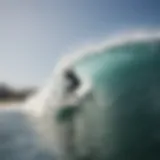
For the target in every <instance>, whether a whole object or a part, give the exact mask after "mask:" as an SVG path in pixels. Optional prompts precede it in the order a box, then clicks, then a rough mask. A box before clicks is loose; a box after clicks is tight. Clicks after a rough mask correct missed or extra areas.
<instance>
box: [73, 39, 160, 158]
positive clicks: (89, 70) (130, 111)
mask: <svg viewBox="0 0 160 160" xmlns="http://www.w3.org/2000/svg"><path fill="white" fill-rule="evenodd" d="M74 70H75V72H76V74H77V76H78V77H79V78H80V80H81V82H82V84H85V82H83V81H84V79H83V77H84V76H85V77H86V79H89V81H90V82H91V83H92V91H91V93H90V98H88V99H87V100H85V101H84V102H83V105H82V106H81V107H82V111H83V112H81V114H80V117H83V118H82V119H83V123H84V126H85V127H86V128H85V127H84V128H85V129H86V130H85V132H84V139H85V142H84V144H85V143H86V145H87V146H88V148H90V150H92V152H93V156H94V157H96V155H99V159H105V158H106V159H109V160H110V159H113V160H116V159H134V160H135V159H141V160H142V159H145V160H147V159H150V158H151V157H152V158H153V159H154V158H155V157H156V156H160V155H159V153H158V151H157V149H158V148H159V147H160V143H158V142H159V138H160V136H158V137H156V138H155V134H157V133H159V127H158V128H157V125H159V122H160V112H159V111H160V100H159V98H158V97H159V95H160V42H159V41H154V42H153V41H150V42H138V43H131V44H124V45H122V46H117V47H114V48H111V49H109V50H104V51H103V53H101V54H97V55H93V56H89V57H88V58H84V59H82V60H79V61H78V63H76V64H75V68H74ZM155 110H157V111H158V112H156V111H155ZM77 128H78V127H77ZM154 138H155V139H154ZM153 139H154V140H153ZM155 148H156V149H155ZM143 152H148V153H145V154H144V153H143ZM104 157H105V158H104ZM93 159H94V158H93ZM95 159H96V158H95Z"/></svg>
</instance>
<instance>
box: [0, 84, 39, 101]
mask: <svg viewBox="0 0 160 160" xmlns="http://www.w3.org/2000/svg"><path fill="white" fill-rule="evenodd" d="M36 90H37V88H36V87H31V88H23V89H15V88H14V87H11V86H10V85H8V84H5V83H0V101H9V100H24V99H26V98H27V97H28V96H29V95H31V94H33V93H34V92H35V91H36Z"/></svg>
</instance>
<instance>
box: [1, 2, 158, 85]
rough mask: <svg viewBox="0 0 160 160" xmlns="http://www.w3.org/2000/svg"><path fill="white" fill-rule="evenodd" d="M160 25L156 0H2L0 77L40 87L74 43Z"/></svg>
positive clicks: (11, 82)
mask: <svg viewBox="0 0 160 160" xmlns="http://www.w3.org/2000/svg"><path fill="white" fill-rule="evenodd" d="M159 26H160V1H159V0H152V1H151V0H14V1H13V0H1V1H0V44H1V45H0V82H4V81H5V82H8V83H10V84H12V85H16V86H29V85H36V86H40V85H42V84H43V82H44V81H45V79H46V78H47V77H48V76H49V75H50V73H51V72H52V70H53V68H54V66H55V65H56V63H57V60H58V59H59V58H60V57H61V56H62V55H64V54H66V53H68V51H69V50H72V48H76V47H78V46H83V44H86V43H90V42H92V41H99V40H101V39H104V38H105V37H106V38H107V36H108V35H110V34H112V33H115V32H118V31H119V32H120V31H121V30H125V29H127V30H128V29H130V28H131V29H134V28H136V29H137V28H144V27H147V28H148V27H149V28H150V27H153V28H159Z"/></svg>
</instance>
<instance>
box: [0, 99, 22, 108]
mask: <svg viewBox="0 0 160 160" xmlns="http://www.w3.org/2000/svg"><path fill="white" fill-rule="evenodd" d="M23 102H24V100H0V107H6V106H7V107H8V106H12V105H16V104H21V103H23Z"/></svg>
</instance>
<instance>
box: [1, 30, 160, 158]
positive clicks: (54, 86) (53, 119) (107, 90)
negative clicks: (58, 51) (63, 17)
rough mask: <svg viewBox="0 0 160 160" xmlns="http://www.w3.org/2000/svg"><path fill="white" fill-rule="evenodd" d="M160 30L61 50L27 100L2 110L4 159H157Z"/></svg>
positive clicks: (2, 153)
mask: <svg viewBox="0 0 160 160" xmlns="http://www.w3.org/2000/svg"><path fill="white" fill-rule="evenodd" d="M159 52H160V32H159V31H150V32H149V31H147V32H146V31H139V32H137V31H136V32H132V33H126V34H124V35H118V36H117V37H113V38H110V39H108V40H107V41H105V42H104V43H102V44H98V45H97V44H96V45H93V46H88V48H85V49H83V50H80V51H78V52H75V53H72V54H71V55H67V56H66V57H64V58H63V59H62V60H61V61H60V62H59V63H58V64H57V66H56V68H55V69H54V71H53V73H52V75H51V77H50V78H49V79H48V81H47V82H46V85H44V87H42V88H40V89H39V90H38V91H37V93H36V94H35V95H33V96H32V97H29V99H27V100H26V102H25V103H24V105H23V107H13V108H11V109H10V108H4V109H1V110H0V125H1V127H0V142H1V143H0V159H5V160H124V159H125V160H132V159H133V160H135V159H136V160H142V159H145V160H154V159H159V158H160V154H159V153H160V142H159V139H160V136H159V125H160V123H159V122H160V118H159V117H160V101H159V95H160V87H159V86H160V72H159V71H160V54H159Z"/></svg>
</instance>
